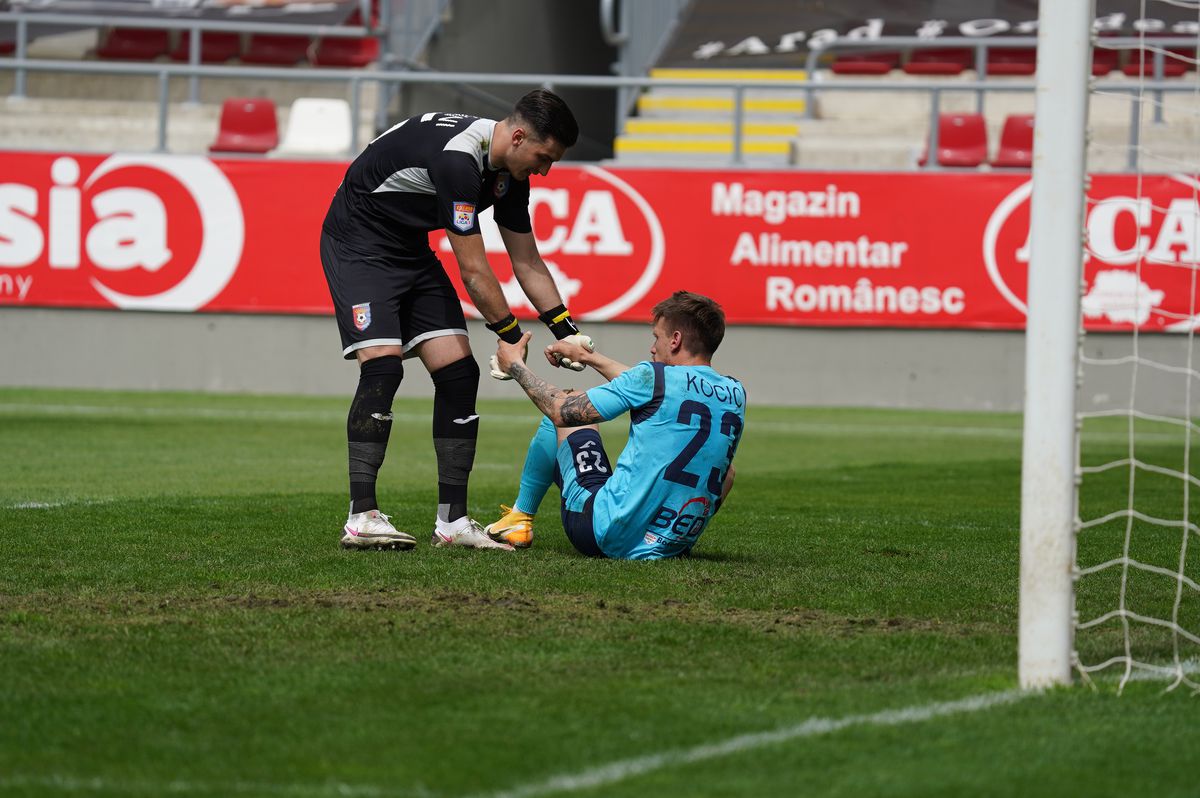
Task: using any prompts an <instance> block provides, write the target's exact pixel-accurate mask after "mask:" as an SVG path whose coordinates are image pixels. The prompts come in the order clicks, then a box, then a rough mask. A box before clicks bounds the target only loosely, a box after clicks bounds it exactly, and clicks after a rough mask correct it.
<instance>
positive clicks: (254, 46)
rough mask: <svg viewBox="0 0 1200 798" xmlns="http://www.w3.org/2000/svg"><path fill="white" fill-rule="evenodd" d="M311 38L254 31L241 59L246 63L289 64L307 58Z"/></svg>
mask: <svg viewBox="0 0 1200 798" xmlns="http://www.w3.org/2000/svg"><path fill="white" fill-rule="evenodd" d="M311 44H312V40H311V39H309V38H308V37H307V36H272V35H270V34H267V33H256V34H254V35H253V36H251V37H250V43H249V44H248V45H247V46H246V51H245V52H244V53H242V61H244V62H245V63H247V64H274V65H276V66H291V65H292V64H295V63H296V62H297V61H303V60H304V59H306V58H308V48H309V46H310V45H311Z"/></svg>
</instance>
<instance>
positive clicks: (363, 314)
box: [352, 302, 371, 332]
mask: <svg viewBox="0 0 1200 798" xmlns="http://www.w3.org/2000/svg"><path fill="white" fill-rule="evenodd" d="M352 310H353V312H354V327H355V328H356V329H357V330H358V331H359V332H362V331H363V330H365V329H367V328H368V327H370V326H371V303H370V302H364V303H362V304H361V305H355V306H354V307H353V308H352Z"/></svg>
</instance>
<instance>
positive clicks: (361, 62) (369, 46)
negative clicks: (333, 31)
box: [313, 36, 379, 67]
mask: <svg viewBox="0 0 1200 798" xmlns="http://www.w3.org/2000/svg"><path fill="white" fill-rule="evenodd" d="M378 58H379V39H377V38H375V37H374V36H364V37H359V38H353V39H346V38H341V37H337V38H334V37H328V38H324V39H321V43H320V45H318V46H317V52H316V54H315V55H314V56H313V63H314V64H316V65H317V66H329V67H362V66H366V65H367V64H369V63H371V62H372V61H375V60H376V59H378Z"/></svg>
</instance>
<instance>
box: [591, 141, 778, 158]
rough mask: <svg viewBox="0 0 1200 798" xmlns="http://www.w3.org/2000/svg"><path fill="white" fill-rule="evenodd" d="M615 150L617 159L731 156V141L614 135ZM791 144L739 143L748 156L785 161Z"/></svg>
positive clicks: (773, 142)
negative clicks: (656, 155) (652, 155)
mask: <svg viewBox="0 0 1200 798" xmlns="http://www.w3.org/2000/svg"><path fill="white" fill-rule="evenodd" d="M614 145H615V146H614V150H615V152H616V154H617V155H618V157H619V156H622V155H629V154H632V153H635V152H636V153H665V154H668V155H670V154H676V153H692V154H694V153H701V154H705V155H732V154H733V140H732V139H728V138H672V137H661V138H642V137H633V136H617V139H616V141H615V142H614ZM791 148H792V143H791V141H787V140H783V141H779V140H771V139H747V140H745V141H743V142H742V153H743V154H748V155H762V156H778V157H779V159H780V160H783V161H786V160H787V159H788V158H789V157H790V153H791Z"/></svg>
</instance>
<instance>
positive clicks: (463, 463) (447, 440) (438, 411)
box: [429, 356, 479, 522]
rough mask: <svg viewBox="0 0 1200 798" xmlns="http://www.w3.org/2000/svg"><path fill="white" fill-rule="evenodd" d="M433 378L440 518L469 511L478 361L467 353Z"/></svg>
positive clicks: (451, 518)
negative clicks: (469, 481)
mask: <svg viewBox="0 0 1200 798" xmlns="http://www.w3.org/2000/svg"><path fill="white" fill-rule="evenodd" d="M429 376H430V377H431V378H432V379H433V448H434V451H435V452H436V453H437V463H438V520H439V521H442V522H450V521H456V520H458V519H459V518H462V517H463V516H465V515H466V514H467V482H468V480H469V478H470V476H471V467H472V466H473V465H474V464H475V440H476V439H477V438H478V437H479V416H478V415H476V413H475V396H476V394H478V392H479V365H478V364H476V362H475V359H474V358H472V357H470V356H468V357H464V358H463V359H462V360H456V361H455V362H453V363H451V364H450V365H448V366H445V367H444V368H440V369H438V370H437V371H435V372H433V373H432V374H430V375H429Z"/></svg>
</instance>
